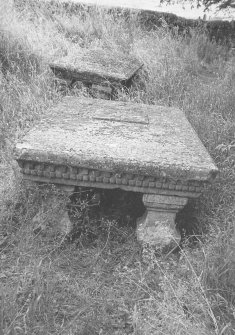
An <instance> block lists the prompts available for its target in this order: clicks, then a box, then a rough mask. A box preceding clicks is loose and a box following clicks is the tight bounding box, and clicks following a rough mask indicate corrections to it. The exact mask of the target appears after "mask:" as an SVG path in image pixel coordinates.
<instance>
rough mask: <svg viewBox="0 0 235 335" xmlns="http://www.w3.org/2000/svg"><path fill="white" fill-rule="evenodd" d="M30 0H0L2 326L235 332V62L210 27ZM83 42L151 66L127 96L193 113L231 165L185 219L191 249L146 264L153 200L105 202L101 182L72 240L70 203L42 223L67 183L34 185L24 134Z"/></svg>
mask: <svg viewBox="0 0 235 335" xmlns="http://www.w3.org/2000/svg"><path fill="white" fill-rule="evenodd" d="M22 3H23V2H22V1H18V4H20V6H18V7H17V8H18V9H17V11H16V9H15V7H14V5H13V3H12V4H11V3H10V2H9V1H5V2H4V0H2V1H1V2H0V189H1V191H0V205H1V207H0V220H1V221H0V268H1V272H0V335H6V334H9V335H10V334H11V335H15V334H30V335H31V334H48V335H49V334H68V335H69V334H70V335H72V334H78V335H80V334H81V335H88V334H103V335H104V334H116V335H117V334H118V335H121V334H122V335H124V334H135V335H140V334H141V335H147V334H148V335H149V334H156V335H157V334H166V335H170V334H177V335H179V334H181V335H182V334H185V335H186V334H187V335H189V334H190V335H193V334H195V335H198V334H206V335H207V334H217V335H230V334H231V335H232V334H234V331H235V292H234V286H233V282H232V273H233V272H232V266H233V262H232V259H231V246H232V239H231V236H232V232H233V225H234V221H235V206H234V200H235V170H234V157H235V156H234V155H235V154H234V148H235V142H234V133H235V111H234V106H235V71H234V69H235V66H234V65H235V64H234V60H233V59H232V58H230V57H229V53H228V52H227V51H226V50H225V48H223V47H221V46H217V45H215V44H213V43H211V42H209V41H208V39H207V38H206V36H205V35H202V34H198V33H197V32H192V38H191V39H189V38H187V37H182V36H178V35H177V32H176V33H175V34H174V37H173V35H172V33H171V32H170V31H169V29H168V27H167V26H166V25H165V27H163V28H162V29H158V30H155V31H151V32H146V31H142V30H141V29H140V27H139V26H138V24H137V22H136V20H135V17H133V18H132V19H131V20H129V21H125V20H124V18H122V17H121V16H120V15H119V14H117V15H115V13H113V14H112V15H108V14H107V13H104V12H103V11H100V10H98V9H97V10H94V11H90V12H89V13H83V14H80V15H79V14H77V15H73V14H71V13H69V11H68V9H67V12H66V11H65V10H64V9H63V8H62V7H60V6H58V7H55V6H54V7H50V8H46V7H45V6H39V4H38V1H34V2H32V1H25V2H24V3H23V5H22ZM82 48H89V49H97V48H102V49H107V50H111V51H112V52H114V53H115V52H120V50H121V51H122V52H123V53H125V54H131V55H134V56H135V57H137V58H138V59H140V60H141V61H143V62H144V64H145V72H142V73H141V74H140V76H139V77H138V78H136V80H135V84H134V86H133V88H132V89H130V90H129V91H124V90H123V91H120V92H119V95H118V99H120V100H125V101H127V100H130V101H135V102H144V103H149V104H163V105H173V106H179V107H180V108H182V109H183V110H184V111H185V113H186V115H187V117H188V119H189V120H190V122H191V123H192V125H193V127H194V128H195V129H196V131H197V133H198V135H199V137H200V138H201V140H202V141H203V143H204V145H205V146H206V148H207V149H208V151H209V152H210V154H211V156H212V157H213V158H214V159H215V161H216V164H217V165H218V167H219V169H220V171H221V172H220V175H219V177H218V178H217V180H216V182H215V183H214V184H213V185H212V186H211V187H209V188H208V189H207V190H205V193H204V194H203V196H202V197H201V199H200V200H199V201H197V202H194V203H192V204H190V206H188V207H187V208H186V210H184V211H183V212H182V213H181V214H180V215H179V216H178V218H177V224H178V227H179V228H180V230H181V232H182V235H183V236H185V238H184V248H183V249H182V250H181V251H180V252H178V253H175V254H170V255H168V256H167V257H166V255H162V256H158V257H156V256H155V255H154V254H153V253H152V251H151V250H148V249H147V250H146V254H145V258H144V259H143V257H142V252H141V251H142V250H141V247H140V245H139V244H138V243H137V242H136V237H135V220H134V219H135V217H136V216H138V215H140V212H141V210H143V208H142V207H141V201H140V197H139V195H134V194H125V193H122V192H116V193H115V192H114V193H108V194H107V193H105V192H104V193H102V194H100V196H101V199H102V203H101V205H100V206H97V205H96V203H95V202H94V201H93V200H94V194H93V193H92V191H91V192H90V191H89V190H86V191H83V192H82V193H81V192H80V193H79V192H78V194H77V195H76V196H75V197H74V198H73V199H72V201H71V203H70V207H69V208H70V214H71V218H72V220H73V222H74V226H75V230H74V234H73V236H71V238H70V239H68V238H66V236H64V235H63V234H62V233H59V232H58V231H57V230H56V229H54V227H55V225H56V221H57V218H58V210H59V209H60V208H61V207H63V206H65V204H66V202H67V201H68V199H67V198H66V196H65V195H64V194H57V193H56V194H55V196H56V199H57V201H56V202H55V203H54V204H53V206H51V208H48V210H47V211H46V213H45V215H46V221H47V226H48V228H47V230H46V232H44V233H40V232H37V231H36V232H35V226H34V223H33V221H32V219H33V217H34V215H35V214H36V213H37V211H38V209H39V208H41V206H42V201H43V199H47V197H48V196H49V194H51V193H53V192H57V191H56V190H54V189H53V188H52V189H40V188H35V186H33V185H30V184H25V183H23V182H22V181H21V179H20V175H19V171H18V168H17V164H16V163H15V162H14V159H13V147H14V143H15V141H17V139H19V138H21V136H22V135H23V134H24V133H25V131H27V129H29V127H31V126H32V125H33V124H34V123H35V122H37V121H38V120H40V118H42V116H43V114H44V113H46V110H47V107H49V106H50V105H52V104H53V103H55V102H56V101H59V100H60V99H61V98H62V96H63V94H64V91H63V92H61V91H58V89H57V88H56V85H55V81H54V77H53V75H52V73H51V72H50V70H49V69H48V67H47V65H46V64H47V61H48V60H53V59H55V58H59V57H70V59H71V61H72V59H73V58H74V55H75V53H76V52H78V51H79V49H82ZM67 91H68V93H69V94H74V95H78V96H80V95H83V94H84V91H83V90H81V89H79V88H74V89H72V90H69V89H68V88H67ZM110 199H111V200H110ZM195 235H197V238H196V236H195ZM146 259H147V260H148V261H147V262H146ZM234 284H235V283H234Z"/></svg>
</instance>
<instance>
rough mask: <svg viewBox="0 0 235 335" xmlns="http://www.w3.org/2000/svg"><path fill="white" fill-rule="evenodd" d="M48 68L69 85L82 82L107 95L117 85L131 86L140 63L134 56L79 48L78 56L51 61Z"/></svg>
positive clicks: (111, 92) (106, 96) (110, 94)
mask: <svg viewBox="0 0 235 335" xmlns="http://www.w3.org/2000/svg"><path fill="white" fill-rule="evenodd" d="M49 65H50V68H51V69H52V71H53V72H54V74H55V75H56V76H58V77H59V78H62V79H65V80H67V81H68V82H69V83H70V85H73V84H74V83H75V82H82V83H83V84H84V85H85V86H87V87H88V88H90V89H91V92H92V93H93V94H94V93H96V92H98V93H100V94H102V95H103V97H105V98H109V97H111V96H112V94H113V93H114V92H115V89H116V88H117V87H120V85H121V86H125V87H130V85H131V82H132V79H133V77H134V75H135V74H136V73H137V71H138V70H139V69H140V68H141V67H142V66H143V64H142V63H141V62H139V61H138V60H137V59H136V58H134V57H132V56H128V55H124V54H122V53H120V52H118V53H117V52H114V51H113V52H111V51H108V50H100V49H98V50H87V51H84V49H79V51H78V53H77V55H75V56H73V57H72V58H71V57H64V58H62V59H59V60H56V61H54V62H51V63H50V64H49Z"/></svg>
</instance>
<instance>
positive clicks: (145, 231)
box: [137, 194, 188, 248]
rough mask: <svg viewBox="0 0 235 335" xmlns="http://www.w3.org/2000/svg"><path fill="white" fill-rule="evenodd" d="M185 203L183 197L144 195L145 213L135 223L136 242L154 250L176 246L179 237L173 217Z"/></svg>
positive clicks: (185, 200)
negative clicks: (150, 246) (152, 246)
mask: <svg viewBox="0 0 235 335" xmlns="http://www.w3.org/2000/svg"><path fill="white" fill-rule="evenodd" d="M187 201H188V199H187V198H183V197H174V196H164V195H155V194H144V196H143V203H144V205H145V206H146V212H145V214H144V215H143V217H141V218H140V219H138V221H137V238H138V240H139V241H141V242H144V243H146V244H148V245H154V246H155V247H156V248H162V247H164V246H166V245H167V246H172V247H175V246H177V245H178V244H179V242H180V239H181V236H180V234H179V232H178V231H177V230H176V228H175V216H176V213H177V212H178V211H179V210H180V209H182V208H183V207H184V206H185V205H186V203H187Z"/></svg>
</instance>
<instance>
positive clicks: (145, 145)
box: [16, 97, 217, 186]
mask: <svg viewBox="0 0 235 335" xmlns="http://www.w3.org/2000/svg"><path fill="white" fill-rule="evenodd" d="M16 159H17V160H18V161H29V162H39V163H46V164H51V167H52V168H53V165H60V166H65V167H84V168H89V169H93V170H101V171H108V172H113V173H115V174H118V173H126V174H135V175H143V176H151V177H154V178H157V179H159V182H160V181H161V182H165V183H166V182H167V181H168V180H169V182H172V183H175V184H176V183H177V181H181V182H182V181H185V182H190V181H194V182H195V181H197V182H199V186H200V182H206V181H208V180H210V179H212V178H213V177H214V176H215V175H216V173H217V168H216V166H215V164H214V162H213V160H212V159H211V157H210V156H209V154H208V152H207V150H206V149H205V148H204V146H203V145H202V143H201V141H200V140H199V138H198V136H197V134H196V133H195V131H194V130H193V129H192V127H191V125H190V123H189V122H188V121H187V119H186V117H185V115H184V114H183V112H182V111H180V110H178V109H176V108H168V107H160V106H149V105H142V104H133V103H127V102H114V101H105V100H97V99H79V98H76V97H66V98H64V100H63V101H62V102H61V103H60V104H58V106H56V107H55V108H53V109H51V111H49V112H48V113H47V117H45V119H44V120H43V121H41V123H40V124H38V125H37V126H36V127H35V128H34V129H32V130H31V131H29V133H28V134H27V135H26V136H25V137H24V138H23V139H22V141H21V142H19V143H18V144H17V145H16ZM39 170H40V167H39ZM48 172H49V171H48ZM61 174H62V175H63V174H64V172H63V171H61ZM87 174H88V172H87ZM75 185H76V183H75ZM185 186H186V185H185Z"/></svg>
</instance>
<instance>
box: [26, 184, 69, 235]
mask: <svg viewBox="0 0 235 335" xmlns="http://www.w3.org/2000/svg"><path fill="white" fill-rule="evenodd" d="M56 186H57V188H58V189H61V190H62V191H64V192H65V193H67V194H68V196H70V195H72V193H73V192H74V189H75V186H67V185H56ZM57 200H58V198H57V197H55V196H54V195H52V196H49V197H48V198H47V199H46V200H45V201H44V202H43V203H42V206H41V208H40V210H39V211H38V213H37V214H36V215H35V216H34V217H33V219H32V223H33V225H34V227H35V228H34V233H35V234H37V233H40V232H46V231H47V228H49V229H50V230H52V231H54V232H60V233H62V234H64V235H68V234H69V233H70V232H71V231H72V229H73V224H72V222H71V221H70V218H69V215H68V212H67V210H66V208H58V210H57V211H56V213H54V212H55V209H57V207H58V203H56V202H57ZM53 208H54V211H53Z"/></svg>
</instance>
